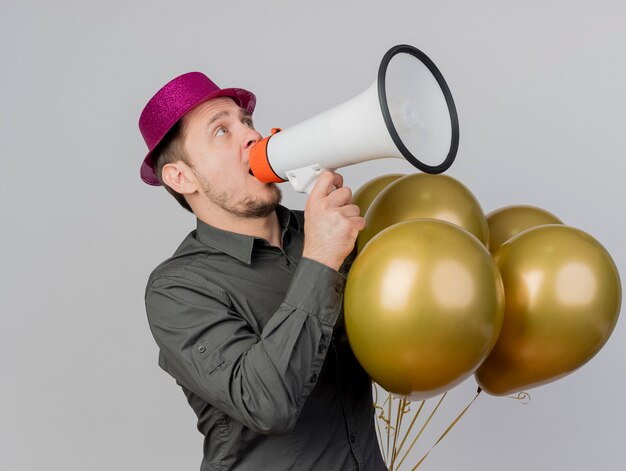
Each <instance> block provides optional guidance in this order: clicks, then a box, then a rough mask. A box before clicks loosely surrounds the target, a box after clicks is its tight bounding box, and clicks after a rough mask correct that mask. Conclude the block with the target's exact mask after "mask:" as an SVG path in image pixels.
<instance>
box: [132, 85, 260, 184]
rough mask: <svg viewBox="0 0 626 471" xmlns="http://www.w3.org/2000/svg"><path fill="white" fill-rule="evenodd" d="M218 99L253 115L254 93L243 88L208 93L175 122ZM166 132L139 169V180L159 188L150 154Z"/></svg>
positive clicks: (149, 153) (150, 153) (160, 139)
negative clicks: (231, 102) (230, 101)
mask: <svg viewBox="0 0 626 471" xmlns="http://www.w3.org/2000/svg"><path fill="white" fill-rule="evenodd" d="M220 97H228V98H232V99H233V100H235V101H236V102H237V104H238V105H239V106H240V107H241V108H243V109H244V110H246V111H247V112H248V113H250V114H252V113H254V108H255V106H256V97H255V95H254V93H252V92H249V91H248V90H244V89H243V88H223V89H221V90H217V91H215V92H213V93H209V94H208V95H207V96H205V97H203V98H202V99H200V100H198V101H197V102H195V103H193V104H192V105H191V106H190V107H189V108H187V109H185V110H183V111H182V112H181V114H180V117H179V118H178V120H177V121H176V122H178V121H180V119H181V118H182V117H183V116H185V115H186V114H187V113H189V111H191V110H192V109H194V108H195V107H196V106H198V105H201V104H202V103H205V102H207V101H209V100H212V99H214V98H220ZM174 124H175V123H174ZM172 126H173V125H172ZM170 129H171V128H170ZM168 132H169V129H168V130H167V131H166V132H165V133H164V134H163V135H162V136H161V137H160V138H159V140H158V141H157V143H156V144H155V145H154V147H153V148H152V149H150V151H149V152H148V153H147V154H146V157H145V158H144V160H143V162H142V163H141V169H140V175H141V179H142V180H143V181H144V182H145V183H147V184H148V185H152V186H161V183H160V182H159V177H157V174H156V172H155V171H154V168H153V162H152V152H153V151H154V149H155V148H156V147H157V145H158V144H159V143H160V142H161V141H162V140H163V138H164V137H165V136H166V135H167V133H168Z"/></svg>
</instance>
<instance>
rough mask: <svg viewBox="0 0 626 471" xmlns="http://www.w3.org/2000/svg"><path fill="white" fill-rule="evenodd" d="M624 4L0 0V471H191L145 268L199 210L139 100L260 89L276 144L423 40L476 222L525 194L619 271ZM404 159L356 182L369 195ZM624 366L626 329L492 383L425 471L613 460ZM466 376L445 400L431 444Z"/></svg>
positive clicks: (625, 194)
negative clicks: (152, 179) (161, 358)
mask: <svg viewBox="0 0 626 471" xmlns="http://www.w3.org/2000/svg"><path fill="white" fill-rule="evenodd" d="M624 5H625V4H624V3H623V2H619V1H617V0H615V1H611V0H597V1H595V2H587V1H582V0H570V1H565V0H544V1H538V0H527V1H525V2H503V1H495V0H476V1H473V2H462V1H456V2H455V1H453V0H439V1H434V0H433V1H426V0H423V1H393V0H390V1H386V2H382V1H379V2H372V1H344V2H339V1H334V2H332V1H327V0H317V1H315V2H307V3H303V2H288V1H278V0H276V1H271V0H268V1H263V2H248V3H244V2H211V1H207V0H204V1H189V2H165V1H163V0H151V1H148V0H142V1H136V2H122V1H120V0H109V1H107V2H97V3H96V2H80V1H71V0H66V1H61V0H60V1H57V2H44V1H39V2H37V1H34V0H3V1H2V3H1V4H0V60H1V64H2V66H1V68H0V70H1V73H0V149H1V150H2V153H1V155H2V157H1V159H2V160H1V162H2V170H1V171H0V175H1V178H2V184H1V185H0V192H1V194H0V209H1V212H0V221H1V224H2V226H1V230H0V250H1V251H2V252H1V255H2V259H1V260H2V262H1V263H0V267H1V270H2V272H1V276H2V278H1V283H0V290H1V291H0V303H1V311H2V314H1V316H0V366H1V372H2V374H1V375H0V391H1V393H0V469H3V470H5V469H6V470H12V471H23V470H34V469H47V470H51V471H52V470H55V471H56V470H58V471H67V470H81V471H82V470H109V469H150V470H154V471H157V470H170V469H179V470H182V469H198V466H199V462H200V458H201V438H202V437H201V436H200V434H199V433H198V432H197V431H196V430H195V416H194V415H193V413H192V411H191V409H190V408H189V407H188V405H187V404H186V402H185V400H184V397H183V395H182V393H181V392H180V390H179V389H178V387H177V386H176V385H175V384H174V382H173V381H172V380H171V379H170V378H169V377H168V376H167V375H166V374H165V373H163V372H162V371H161V370H160V369H159V368H158V366H157V364H156V360H157V349H156V345H155V344H154V341H153V339H152V337H151V335H150V332H149V330H148V326H147V322H146V319H145V311H144V305H143V292H144V287H145V282H146V279H147V276H148V274H149V272H150V271H151V270H152V269H153V268H154V266H156V264H157V263H159V262H160V261H162V260H163V259H165V258H167V256H169V254H170V253H171V252H172V251H173V250H174V249H175V248H176V246H177V245H178V243H179V242H180V240H182V238H183V237H184V236H185V235H186V234H187V232H188V231H190V230H191V229H192V228H193V227H194V220H193V218H192V217H190V215H187V214H186V213H185V212H184V210H182V209H181V208H180V207H178V206H177V204H176V202H175V201H174V200H173V198H171V197H170V196H169V195H168V194H167V193H166V192H165V191H164V190H163V189H159V188H152V187H148V186H147V185H144V184H143V183H142V182H141V181H140V179H139V164H140V162H141V160H142V158H143V156H144V154H145V144H144V143H143V141H142V139H141V137H140V135H139V132H138V130H137V119H138V117H139V113H140V111H141V109H142V107H143V105H144V103H145V102H146V101H147V100H148V99H149V98H150V96H151V95H152V94H153V93H154V92H155V91H156V90H157V89H158V88H159V87H160V86H161V85H162V84H164V83H165V82H166V81H167V80H169V79H170V78H172V77H174V76H175V75H178V74H180V73H183V72H186V71H190V70H200V71H203V72H205V73H207V74H208V75H209V76H211V77H212V78H213V79H214V80H215V81H216V82H217V83H218V84H220V85H222V86H240V87H245V88H248V89H250V90H252V91H254V92H255V93H256V94H257V96H258V99H259V104H258V107H257V111H256V113H255V117H256V123H257V126H258V127H259V129H260V130H261V132H262V133H264V134H265V133H267V132H268V131H269V129H270V128H271V127H274V126H281V127H287V126H289V125H291V124H294V123H297V122H298V121H300V120H302V119H304V118H306V117H308V116H311V115H313V114H316V113H318V112H320V111H322V110H324V109H326V108H328V107H330V106H333V105H335V104H338V103H340V102H342V101H344V100H346V99H348V98H350V97H352V96H353V95H355V94H357V93H359V92H360V91H361V90H363V89H364V88H365V87H366V86H367V85H369V84H370V83H371V82H372V81H373V80H374V77H375V74H376V70H377V67H378V62H379V60H380V58H381V57H382V55H383V54H384V52H385V51H386V50H387V49H389V48H390V47H391V46H393V45H395V44H398V43H408V44H412V45H415V46H417V47H418V48H420V49H422V50H423V51H424V52H426V53H427V54H428V55H429V56H430V57H431V58H432V59H433V60H434V61H435V63H436V64H437V65H438V66H439V68H440V69H441V71H442V72H443V74H444V76H445V77H446V80H447V81H448V84H449V86H450V88H451V90H452V93H453V95H454V98H455V101H456V104H457V107H458V110H459V118H460V127H461V141H460V148H459V153H458V157H457V161H456V163H455V164H454V166H453V167H452V168H451V169H450V171H449V174H450V175H452V176H454V177H456V178H458V179H459V180H461V181H462V182H463V183H465V184H466V185H467V186H468V187H469V188H470V189H471V190H472V191H473V192H474V193H475V195H476V196H477V197H478V199H479V200H480V202H481V204H482V205H483V208H484V210H485V211H486V212H489V211H491V210H493V209H496V208H498V207H501V206H506V205H510V204H522V203H525V204H533V205H537V206H540V207H543V208H545V209H548V210H549V211H551V212H553V213H555V214H556V215H558V216H559V217H561V218H562V219H563V220H564V221H565V222H566V223H567V224H570V225H572V226H575V227H579V228H580V229H583V230H585V231H587V232H589V233H590V234H592V235H593V236H594V237H596V238H597V239H598V240H599V241H600V242H602V243H603V244H604V245H605V247H606V248H607V249H608V251H609V252H610V253H611V254H612V255H613V257H614V259H615V261H616V263H617V265H618V268H619V269H620V271H621V272H622V277H623V278H624V277H626V247H625V246H624V244H623V242H622V240H623V235H624V231H625V229H626V224H625V222H624V209H623V208H624V203H623V202H624V201H625V200H626V188H625V186H624V184H623V173H624V170H626V163H625V158H626V156H625V152H624V135H625V129H626V118H625V113H624V110H625V109H626V94H625V93H624V88H623V87H624V84H625V83H626V54H625V50H626V6H624ZM409 171H412V168H411V167H410V166H409V165H408V164H407V163H404V162H400V161H397V162H396V161H392V162H390V161H379V162H370V163H367V164H362V165H359V166H355V167H351V168H346V169H344V171H343V174H344V177H345V181H346V183H347V185H348V186H351V187H353V188H357V187H358V186H359V185H361V184H362V183H363V182H365V181H367V180H369V179H371V178H373V177H375V176H377V175H378V174H380V173H391V172H409ZM283 189H284V194H285V199H284V202H285V203H286V204H287V205H288V206H291V207H296V208H302V207H303V206H304V198H303V197H302V196H301V195H296V194H294V193H293V192H292V191H291V190H290V189H288V188H286V187H284V188H283ZM625 367H626V331H625V329H624V326H623V322H620V323H618V325H617V327H616V330H615V332H614V334H613V336H612V337H611V339H610V340H609V342H608V343H607V345H606V346H605V347H604V349H603V350H602V351H601V352H600V353H599V354H598V355H597V356H596V357H595V358H594V359H593V360H592V361H591V362H590V363H588V364H587V365H585V366H584V367H583V368H582V369H580V370H579V371H577V372H575V373H574V374H572V375H570V376H569V377H567V378H565V379H562V380H560V381H558V382H555V383H552V384H551V385H548V386H544V387H541V388H537V389H535V390H531V391H530V392H531V394H532V400H531V402H530V404H528V405H525V406H524V405H521V404H519V403H517V402H516V401H513V400H510V399H505V398H495V397H490V396H481V397H480V398H479V400H478V401H477V402H476V403H475V404H474V405H473V406H472V408H471V409H470V410H469V412H468V414H467V416H466V417H464V419H463V420H462V421H461V422H460V423H459V424H458V425H457V427H456V428H455V429H454V430H453V431H452V433H451V434H450V435H449V436H448V437H446V439H445V440H444V441H443V442H442V443H441V444H440V445H439V446H438V447H437V448H436V449H435V451H434V452H433V453H432V454H431V455H430V456H429V458H428V460H427V461H426V462H425V463H424V465H423V466H422V467H421V468H420V469H424V470H456V469H463V470H465V471H470V470H481V471H484V470H497V469H507V470H509V471H514V470H527V469H533V470H537V471H542V470H556V469H567V470H570V471H574V470H580V471H583V470H585V471H586V470H589V469H597V470H617V469H623V467H624V464H623V462H624V459H623V456H624V445H623V438H622V432H621V430H619V428H620V426H621V425H622V424H624V423H625V422H626V406H625V405H624V400H623V398H622V392H623V391H624V390H626V375H625V374H624V371H625ZM474 389H475V383H474V382H473V379H472V380H468V381H466V382H465V383H464V384H463V385H461V386H460V387H458V388H456V389H455V390H453V391H452V392H451V393H450V398H449V400H447V401H449V402H447V403H444V405H443V406H442V408H443V409H445V410H446V412H442V414H441V417H439V419H438V421H435V422H436V423H435V424H434V425H432V426H431V427H432V429H433V432H432V436H435V435H436V431H441V430H442V429H443V428H444V427H445V426H446V425H447V424H448V423H449V421H450V417H452V416H454V415H455V414H456V412H458V411H459V410H460V409H461V408H462V407H463V406H464V405H465V404H466V403H467V402H468V401H469V400H470V399H471V397H472V396H473V393H474ZM446 414H448V415H446ZM428 440H430V438H428ZM428 440H427V439H426V438H425V439H424V441H423V443H421V447H422V448H420V450H421V451H420V450H417V451H416V452H415V454H414V461H417V459H418V458H419V457H420V456H421V454H422V453H423V452H424V451H425V450H426V449H427V448H428V447H429V446H430V444H431V443H432V441H431V442H429V441H428Z"/></svg>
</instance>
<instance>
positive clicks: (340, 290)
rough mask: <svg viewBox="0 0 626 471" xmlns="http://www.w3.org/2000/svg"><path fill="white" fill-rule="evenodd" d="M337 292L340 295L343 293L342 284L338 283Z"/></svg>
mask: <svg viewBox="0 0 626 471" xmlns="http://www.w3.org/2000/svg"><path fill="white" fill-rule="evenodd" d="M335 291H336V292H337V293H339V294H341V293H343V286H341V283H337V284H336V285H335Z"/></svg>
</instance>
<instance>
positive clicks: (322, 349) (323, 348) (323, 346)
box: [317, 343, 327, 353]
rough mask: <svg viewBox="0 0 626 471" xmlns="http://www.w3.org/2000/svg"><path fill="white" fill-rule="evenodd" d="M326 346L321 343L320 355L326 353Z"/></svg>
mask: <svg viewBox="0 0 626 471" xmlns="http://www.w3.org/2000/svg"><path fill="white" fill-rule="evenodd" d="M326 348H327V347H326V344H325V343H320V346H319V347H318V349H317V351H318V352H319V353H324V352H325V351H326Z"/></svg>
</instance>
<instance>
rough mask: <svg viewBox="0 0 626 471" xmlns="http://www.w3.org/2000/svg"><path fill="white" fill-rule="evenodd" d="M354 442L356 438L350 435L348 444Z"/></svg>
mask: <svg viewBox="0 0 626 471" xmlns="http://www.w3.org/2000/svg"><path fill="white" fill-rule="evenodd" d="M355 441H356V437H355V436H354V434H352V435H350V443H354V442H355Z"/></svg>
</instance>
